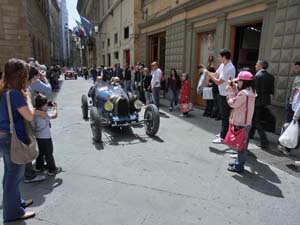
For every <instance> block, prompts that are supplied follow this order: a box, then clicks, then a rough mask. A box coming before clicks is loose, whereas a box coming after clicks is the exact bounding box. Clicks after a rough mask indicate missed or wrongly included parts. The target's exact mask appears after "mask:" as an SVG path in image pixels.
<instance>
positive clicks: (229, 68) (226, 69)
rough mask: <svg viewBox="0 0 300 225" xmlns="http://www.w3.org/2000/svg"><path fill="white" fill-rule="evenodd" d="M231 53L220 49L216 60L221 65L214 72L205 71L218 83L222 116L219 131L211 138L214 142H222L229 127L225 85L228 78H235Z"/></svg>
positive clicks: (228, 108)
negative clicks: (213, 138) (215, 137)
mask: <svg viewBox="0 0 300 225" xmlns="http://www.w3.org/2000/svg"><path fill="white" fill-rule="evenodd" d="M230 57H231V53H230V51H229V50H228V49H222V50H221V51H220V52H219V55H218V60H219V61H220V62H221V65H220V66H219V68H218V69H217V71H216V73H211V72H207V73H208V76H209V77H210V79H211V80H212V81H213V82H214V83H215V84H216V85H218V88H219V98H220V101H219V103H220V105H219V108H220V114H221V118H222V127H221V132H220V134H219V135H217V139H215V140H213V143H215V144H222V143H223V141H224V138H225V136H226V134H227V131H228V127H229V115H230V107H229V105H228V103H227V99H226V97H227V91H226V86H227V85H228V81H229V80H233V79H234V78H235V73H236V70H235V67H234V65H233V64H232V62H231V60H230Z"/></svg>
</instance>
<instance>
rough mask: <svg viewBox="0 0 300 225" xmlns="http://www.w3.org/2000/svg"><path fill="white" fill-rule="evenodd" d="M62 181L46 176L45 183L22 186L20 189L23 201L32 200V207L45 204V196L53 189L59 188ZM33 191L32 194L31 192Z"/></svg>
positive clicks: (22, 184)
mask: <svg viewBox="0 0 300 225" xmlns="http://www.w3.org/2000/svg"><path fill="white" fill-rule="evenodd" d="M62 184H63V180H62V179H61V178H57V177H55V176H48V177H47V179H46V180H45V181H42V182H40V183H31V184H24V183H21V185H20V188H21V190H22V191H21V192H22V195H23V197H24V199H29V198H31V199H33V201H34V203H33V206H40V205H42V204H43V203H44V202H45V199H46V195H48V194H50V193H51V192H52V191H53V190H54V189H55V188H57V187H59V186H61V185H62ZM32 190H34V192H33V191H32Z"/></svg>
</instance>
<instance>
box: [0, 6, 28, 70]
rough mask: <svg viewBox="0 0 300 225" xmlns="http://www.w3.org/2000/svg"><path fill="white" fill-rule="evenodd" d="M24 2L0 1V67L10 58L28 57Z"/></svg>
mask: <svg viewBox="0 0 300 225" xmlns="http://www.w3.org/2000/svg"><path fill="white" fill-rule="evenodd" d="M24 7H25V2H24V0H22V1H11V0H1V3H0V29H1V34H0V49H1V51H0V66H1V67H2V66H3V65H4V64H5V63H6V62H7V61H8V59H10V58H13V57H17V58H23V59H24V58H26V57H27V56H28V55H29V52H30V51H29V47H28V46H29V33H28V30H27V22H26V21H27V16H26V13H25V11H24Z"/></svg>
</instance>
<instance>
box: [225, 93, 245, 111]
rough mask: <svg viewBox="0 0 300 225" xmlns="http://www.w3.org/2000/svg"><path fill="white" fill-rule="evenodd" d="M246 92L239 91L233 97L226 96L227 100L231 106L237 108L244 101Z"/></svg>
mask: <svg viewBox="0 0 300 225" xmlns="http://www.w3.org/2000/svg"><path fill="white" fill-rule="evenodd" d="M246 98H247V96H246V94H244V93H242V92H239V93H238V94H237V96H235V97H228V99H227V102H228V105H229V106H230V107H231V108H234V109H235V108H239V107H241V106H242V105H243V104H244V103H245V102H246Z"/></svg>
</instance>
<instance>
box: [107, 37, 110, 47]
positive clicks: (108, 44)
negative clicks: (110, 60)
mask: <svg viewBox="0 0 300 225" xmlns="http://www.w3.org/2000/svg"><path fill="white" fill-rule="evenodd" d="M109 46H110V39H109V38H108V39H107V47H109Z"/></svg>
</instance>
